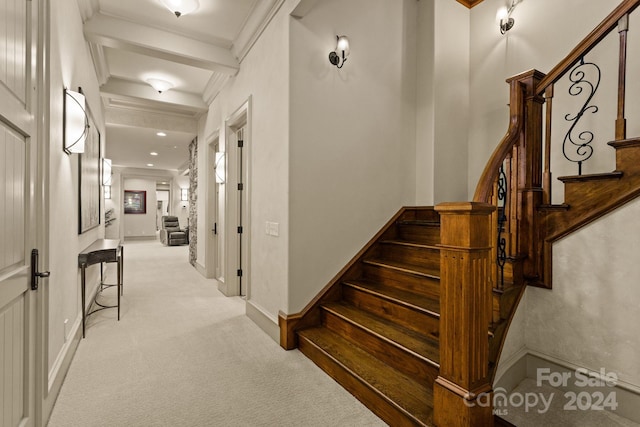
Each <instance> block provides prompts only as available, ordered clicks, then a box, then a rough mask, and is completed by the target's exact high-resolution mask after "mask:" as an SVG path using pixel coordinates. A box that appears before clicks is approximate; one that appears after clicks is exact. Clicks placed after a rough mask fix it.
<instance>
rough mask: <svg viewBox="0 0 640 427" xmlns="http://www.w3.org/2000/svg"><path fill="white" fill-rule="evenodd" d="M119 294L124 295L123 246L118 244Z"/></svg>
mask: <svg viewBox="0 0 640 427" xmlns="http://www.w3.org/2000/svg"><path fill="white" fill-rule="evenodd" d="M120 295H124V246H120Z"/></svg>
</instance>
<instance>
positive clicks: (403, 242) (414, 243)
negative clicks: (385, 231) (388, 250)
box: [380, 239, 440, 251]
mask: <svg viewBox="0 0 640 427" xmlns="http://www.w3.org/2000/svg"><path fill="white" fill-rule="evenodd" d="M380 243H383V244H386V245H398V246H409V247H412V248H420V249H434V250H438V251H439V250H440V247H439V246H436V245H427V244H424V243H421V242H417V241H411V240H407V239H390V240H380Z"/></svg>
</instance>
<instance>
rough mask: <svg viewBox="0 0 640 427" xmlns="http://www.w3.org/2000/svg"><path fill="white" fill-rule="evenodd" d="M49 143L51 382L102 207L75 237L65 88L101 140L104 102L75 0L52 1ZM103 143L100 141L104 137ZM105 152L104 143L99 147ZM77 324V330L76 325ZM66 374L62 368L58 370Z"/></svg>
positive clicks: (75, 313)
mask: <svg viewBox="0 0 640 427" xmlns="http://www.w3.org/2000/svg"><path fill="white" fill-rule="evenodd" d="M50 9H51V35H50V49H51V54H50V55H49V57H48V59H49V60H50V79H51V83H50V108H51V112H50V114H51V123H50V135H51V139H50V141H49V177H48V182H49V184H48V189H49V199H48V202H49V270H50V271H51V277H50V278H49V282H48V285H47V286H46V289H47V292H48V312H49V331H48V333H49V337H48V345H49V348H48V369H49V372H50V380H51V381H53V380H55V379H56V378H55V375H56V374H58V372H57V368H58V367H59V364H60V362H61V359H62V358H63V357H64V356H65V354H66V351H67V350H68V345H69V343H70V338H71V335H72V332H74V331H77V328H78V326H79V322H80V320H81V310H80V308H81V307H80V285H79V283H80V277H79V272H78V258H77V254H78V253H79V252H81V251H82V250H83V249H84V248H86V247H87V246H89V245H90V244H91V243H93V241H95V240H96V239H98V238H102V237H104V206H101V210H102V212H101V213H100V216H101V224H100V226H99V227H97V228H95V229H92V230H89V231H87V232H85V233H84V234H82V235H78V155H67V154H65V153H64V152H63V151H62V114H63V107H62V105H63V98H62V97H63V88H69V89H73V90H77V89H78V87H82V90H83V92H84V94H85V95H86V98H87V103H88V105H89V108H90V109H91V112H92V113H93V117H94V119H95V121H96V125H97V126H98V128H99V130H100V133H101V135H102V136H103V138H104V135H105V132H104V122H103V119H102V103H101V100H100V94H99V89H98V82H97V79H96V77H95V73H94V71H93V65H92V62H91V56H90V54H89V51H88V48H87V45H86V43H85V41H84V36H83V32H82V20H81V17H80V12H79V10H78V6H77V2H76V1H75V0H54V1H52V2H51V6H50ZM103 144H104V139H103ZM102 152H104V145H103V150H102ZM97 272H98V270H97V266H93V267H90V268H89V270H88V283H89V284H90V286H89V288H88V289H87V292H91V290H92V284H95V283H96V280H97ZM74 328H75V329H74ZM59 374H60V375H64V372H62V373H59Z"/></svg>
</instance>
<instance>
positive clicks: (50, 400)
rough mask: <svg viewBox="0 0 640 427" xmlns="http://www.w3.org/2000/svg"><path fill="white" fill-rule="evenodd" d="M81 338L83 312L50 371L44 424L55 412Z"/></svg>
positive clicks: (44, 404) (43, 412)
mask: <svg viewBox="0 0 640 427" xmlns="http://www.w3.org/2000/svg"><path fill="white" fill-rule="evenodd" d="M81 339H82V314H81V315H80V316H79V317H78V319H77V320H76V321H75V322H74V324H73V326H72V329H71V333H70V334H69V339H68V340H67V342H66V343H65V344H64V345H63V346H62V349H61V350H60V353H59V354H58V357H57V358H56V361H55V363H54V364H53V367H52V369H51V371H50V372H49V381H48V387H47V396H46V397H44V402H43V405H42V420H43V421H44V425H46V424H47V422H48V421H49V417H51V412H53V405H54V404H55V403H56V399H57V398H58V394H60V389H61V388H62V384H63V383H64V379H65V377H66V376H67V372H69V368H70V367H71V362H72V361H73V357H74V356H75V355H76V351H77V350H78V346H79V345H80V340H81Z"/></svg>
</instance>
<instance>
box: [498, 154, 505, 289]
mask: <svg viewBox="0 0 640 427" xmlns="http://www.w3.org/2000/svg"><path fill="white" fill-rule="evenodd" d="M507 187H508V180H507V174H506V173H505V171H504V165H502V166H500V170H499V171H498V188H497V196H498V241H497V243H498V244H497V251H496V252H497V256H496V263H497V264H498V268H499V269H500V277H499V280H500V288H499V289H504V266H505V264H506V263H507V239H506V238H505V237H504V235H503V233H504V232H505V225H506V223H507V212H506V211H507V195H508V191H507V190H508V188H507Z"/></svg>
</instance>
